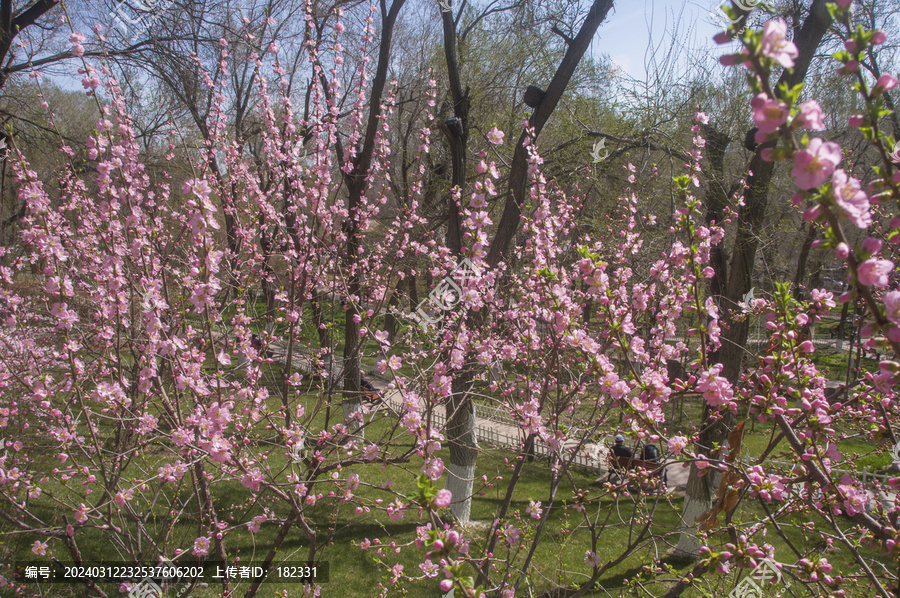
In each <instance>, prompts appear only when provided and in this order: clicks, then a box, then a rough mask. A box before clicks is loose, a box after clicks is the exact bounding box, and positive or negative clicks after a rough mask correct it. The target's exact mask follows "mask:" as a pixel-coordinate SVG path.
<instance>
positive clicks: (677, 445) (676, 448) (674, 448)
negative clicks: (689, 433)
mask: <svg viewBox="0 0 900 598" xmlns="http://www.w3.org/2000/svg"><path fill="white" fill-rule="evenodd" d="M687 445H688V439H687V438H685V437H684V436H672V437H671V438H670V439H669V452H670V453H672V454H674V455H680V454H681V451H683V450H684V449H685V447H686V446H687Z"/></svg>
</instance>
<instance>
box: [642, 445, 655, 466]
mask: <svg viewBox="0 0 900 598" xmlns="http://www.w3.org/2000/svg"><path fill="white" fill-rule="evenodd" d="M641 461H652V462H654V463H659V449H658V448H657V447H656V445H655V444H648V445H645V446H644V447H643V448H641Z"/></svg>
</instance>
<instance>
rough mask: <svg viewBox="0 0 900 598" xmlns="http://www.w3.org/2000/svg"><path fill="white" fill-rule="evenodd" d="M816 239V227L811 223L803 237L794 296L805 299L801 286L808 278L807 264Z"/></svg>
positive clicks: (795, 275)
mask: <svg viewBox="0 0 900 598" xmlns="http://www.w3.org/2000/svg"><path fill="white" fill-rule="evenodd" d="M815 240H816V227H815V225H814V224H812V223H809V230H807V231H806V238H804V239H803V245H802V246H801V247H800V259H798V260H797V272H796V273H795V274H794V298H795V299H803V292H802V291H801V290H800V286H801V285H802V284H803V281H804V280H805V279H806V264H807V263H809V252H810V250H812V245H813V241H815Z"/></svg>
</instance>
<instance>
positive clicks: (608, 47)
mask: <svg viewBox="0 0 900 598" xmlns="http://www.w3.org/2000/svg"><path fill="white" fill-rule="evenodd" d="M720 4H721V0H620V1H618V2H616V3H615V8H614V9H613V11H611V12H610V14H609V15H607V17H606V21H605V22H604V23H603V24H602V25H601V26H600V29H599V30H598V32H597V36H596V37H595V39H594V42H593V44H592V51H593V52H594V53H595V54H599V53H602V54H607V55H608V56H609V57H610V58H611V59H612V61H613V62H614V63H615V64H616V65H617V66H618V67H619V68H620V69H622V71H623V72H624V73H625V74H627V75H630V76H631V77H633V78H635V79H639V80H644V79H645V78H646V70H645V58H646V57H647V50H648V48H649V47H651V41H652V42H653V46H654V47H659V52H660V56H663V55H665V54H668V52H669V44H670V42H671V41H673V38H674V41H675V43H676V45H677V47H679V48H680V49H681V50H686V49H688V48H691V49H693V50H694V51H696V50H697V49H698V48H707V50H706V51H710V52H716V53H721V50H716V49H714V44H713V43H712V41H711V38H712V36H713V35H714V34H715V33H717V32H718V31H722V30H724V28H725V27H724V25H723V24H719V25H716V21H717V19H721V18H724V16H722V17H720V16H719V15H721V13H720V12H719V10H718V6H719V5H720ZM720 23H721V21H720Z"/></svg>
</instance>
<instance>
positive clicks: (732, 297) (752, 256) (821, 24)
mask: <svg viewBox="0 0 900 598" xmlns="http://www.w3.org/2000/svg"><path fill="white" fill-rule="evenodd" d="M830 24H831V17H830V15H829V14H828V9H827V6H826V2H825V0H814V2H813V3H812V5H811V6H810V13H809V16H808V18H807V19H806V21H805V22H804V23H803V27H802V28H801V29H800V31H799V33H798V34H797V36H796V38H795V39H794V43H795V44H796V45H797V50H798V53H799V56H798V58H797V60H796V62H795V65H794V69H793V70H792V71H785V72H784V73H783V74H782V76H781V78H780V80H779V84H780V83H782V82H784V83H787V85H789V86H794V85H796V84H797V83H800V82H802V81H803V79H804V78H805V77H806V73H807V71H808V70H809V65H810V63H811V61H812V59H813V56H814V55H815V52H816V49H817V48H818V46H819V43H820V42H821V41H822V37H823V36H824V35H825V32H826V31H827V30H828V27H829V26H830ZM774 87H775V89H777V88H778V85H776V86H774ZM767 147H772V144H762V145H760V146H758V147H757V148H756V151H755V153H754V155H753V158H752V159H751V161H750V167H749V171H750V172H751V173H752V174H751V175H750V176H749V177H748V179H747V180H748V188H747V192H746V194H745V196H744V204H745V205H744V206H743V207H742V208H741V210H740V212H739V214H738V224H737V235H736V238H735V241H734V249H733V251H732V257H731V265H730V271H729V272H728V276H727V287H726V290H725V296H724V297H722V298H721V301H720V303H719V308H720V312H721V313H722V314H723V319H724V321H725V322H727V323H728V327H727V328H725V329H724V332H723V334H722V347H721V348H720V349H719V351H717V352H716V355H714V356H713V359H714V360H715V361H717V362H718V363H721V364H722V374H723V375H724V376H725V377H726V378H728V380H730V381H731V382H732V383H734V382H737V381H738V380H739V378H740V375H741V371H742V368H741V362H742V359H743V356H744V353H745V345H746V344H747V336H748V333H749V323H748V322H747V320H746V319H744V320H742V321H734V318H732V317H731V314H732V313H736V310H738V309H740V308H739V307H738V302H739V301H741V299H742V298H743V297H744V295H746V294H747V292H748V291H749V290H750V288H751V286H752V277H753V267H754V264H755V262H756V250H757V248H758V247H759V239H760V234H761V228H762V224H763V219H764V217H765V214H766V208H767V207H768V205H769V183H770V182H771V180H772V173H773V170H774V164H773V163H772V162H766V161H765V160H763V159H762V151H763V150H764V149H766V148H767ZM713 266H714V267H715V266H716V264H715V263H714V264H713ZM703 415H704V417H703V424H702V428H701V433H700V436H699V442H698V446H697V447H696V450H697V452H701V453H704V454H705V455H707V456H711V457H716V456H717V455H715V454H711V452H712V451H711V447H712V446H714V444H718V445H721V444H722V443H723V442H724V441H725V440H726V439H727V437H728V431H729V428H731V427H732V426H733V422H734V416H732V415H731V414H730V413H728V414H726V416H725V417H722V418H721V419H719V420H717V421H715V422H713V421H712V419H711V418H710V415H711V411H710V410H709V408H708V406H704V411H703ZM698 474H699V470H697V469H696V468H695V467H692V468H691V473H690V476H689V478H688V487H687V492H686V494H685V497H684V513H683V515H682V519H683V521H684V524H685V526H686V529H684V530H683V531H682V535H681V539H680V540H679V542H678V551H679V552H682V553H684V554H691V555H693V556H698V555H697V552H696V551H697V550H698V549H699V543H698V542H697V540H696V528H695V527H694V526H695V523H694V521H692V520H691V519H692V518H695V517H696V514H697V513H702V512H703V511H705V510H706V509H708V508H709V505H711V504H712V495H713V492H714V491H715V488H716V486H715V485H713V484H710V483H709V482H708V481H704V479H703V478H699V475H698ZM704 478H705V476H704Z"/></svg>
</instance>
